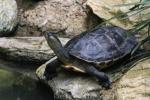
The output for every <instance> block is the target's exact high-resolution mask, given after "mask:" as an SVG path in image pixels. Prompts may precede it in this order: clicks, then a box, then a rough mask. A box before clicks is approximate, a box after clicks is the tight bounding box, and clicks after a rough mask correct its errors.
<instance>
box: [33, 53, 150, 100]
mask: <svg viewBox="0 0 150 100" xmlns="http://www.w3.org/2000/svg"><path fill="white" fill-rule="evenodd" d="M145 56H150V52H149V53H148V54H146V55H145ZM56 58H57V57H54V58H52V59H51V60H49V61H47V62H46V63H45V64H43V65H41V66H40V67H39V68H38V69H37V70H36V75H37V77H38V78H39V79H40V80H41V81H42V82H44V83H46V84H48V85H49V86H50V87H51V88H52V90H53V92H54V95H55V99H61V100H116V98H118V99H117V100H121V99H120V98H121V97H122V94H121V93H122V92H120V91H123V90H122V89H121V88H120V89H119V88H118V90H117V87H118V82H119V79H120V78H121V77H122V76H123V75H124V74H125V73H126V72H127V73H129V72H130V69H131V68H133V67H134V66H131V65H132V64H133V63H134V62H135V61H137V60H138V59H137V60H135V61H134V62H131V63H128V64H127V65H125V64H126V63H127V62H126V63H125V62H124V63H125V64H123V65H119V64H117V65H114V66H112V67H111V68H108V69H106V70H104V72H105V73H107V74H108V75H109V77H110V79H111V80H112V83H113V84H112V89H109V90H104V89H103V88H102V87H101V85H100V84H99V83H98V82H97V81H96V80H95V79H94V78H93V77H90V76H88V75H83V74H77V73H73V72H69V71H66V70H63V69H59V70H58V74H57V76H55V77H54V78H52V80H47V79H46V77H45V76H44V72H45V68H46V65H47V64H48V63H49V62H51V61H53V60H55V59H56ZM141 58H143V57H141ZM141 58H139V59H141ZM143 63H144V62H143ZM56 67H57V66H56ZM131 71H132V70H131ZM147 72H148V71H147ZM131 73H133V72H131ZM137 74H139V73H137ZM125 75H126V74H125ZM134 75H135V74H134ZM148 75H149V74H148ZM137 76H138V75H137ZM135 79H136V78H135ZM122 80H123V81H124V78H123V79H122ZM131 81H132V80H131ZM141 81H143V80H141ZM124 82H125V81H124ZM134 82H135V81H134ZM135 86H136V85H135ZM116 90H117V91H116ZM148 91H149V90H148ZM117 93H118V96H117ZM128 94H129V93H128ZM129 95H130V94H129ZM123 100H124V99H123ZM144 100H145V99H144Z"/></svg>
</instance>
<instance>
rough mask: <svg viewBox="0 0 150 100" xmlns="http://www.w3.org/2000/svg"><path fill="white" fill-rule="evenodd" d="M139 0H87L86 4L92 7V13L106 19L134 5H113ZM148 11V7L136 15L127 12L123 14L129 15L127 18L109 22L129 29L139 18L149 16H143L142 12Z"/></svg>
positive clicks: (126, 10) (122, 12) (137, 0)
mask: <svg viewBox="0 0 150 100" xmlns="http://www.w3.org/2000/svg"><path fill="white" fill-rule="evenodd" d="M139 1H140V0H87V5H88V6H89V7H90V8H91V9H92V11H93V13H94V14H96V15H97V16H99V17H100V18H103V19H105V20H108V19H110V18H112V17H114V16H116V15H119V14H125V12H128V11H129V9H130V8H132V7H133V6H134V5H130V6H123V7H115V6H114V5H119V4H127V3H137V2H139ZM149 11H150V9H148V11H142V12H141V13H139V14H137V15H136V16H131V15H132V14H133V13H128V14H127V15H125V16H130V17H129V18H127V19H122V20H121V19H119V18H117V19H113V20H111V21H110V22H111V23H112V24H114V25H116V26H120V27H122V28H124V29H130V28H132V26H133V25H134V24H135V23H136V22H138V21H139V20H141V19H145V18H149V15H148V16H145V17H143V14H144V13H145V12H149ZM134 13H135V12H134Z"/></svg>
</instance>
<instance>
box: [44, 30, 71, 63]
mask: <svg viewBox="0 0 150 100" xmlns="http://www.w3.org/2000/svg"><path fill="white" fill-rule="evenodd" d="M55 34H57V33H53V32H48V33H44V36H45V39H46V40H47V43H48V45H49V46H50V48H51V49H52V50H53V51H54V53H55V54H56V56H57V57H58V59H59V60H60V61H61V62H63V63H65V64H66V63H68V62H69V61H70V56H69V54H68V52H67V50H66V49H65V48H64V47H63V46H62V44H61V42H60V40H59V39H58V38H57V36H56V35H55Z"/></svg>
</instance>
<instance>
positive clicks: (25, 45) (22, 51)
mask: <svg viewBox="0 0 150 100" xmlns="http://www.w3.org/2000/svg"><path fill="white" fill-rule="evenodd" d="M60 40H61V42H62V43H63V44H65V43H66V42H67V41H68V39H67V38H60ZM53 56H54V53H53V51H52V50H51V49H50V48H49V46H48V45H47V43H46V40H45V38H43V37H13V38H0V57H2V58H5V59H7V60H13V61H19V62H22V63H23V62H28V63H29V62H31V63H39V64H41V63H43V62H45V61H47V60H49V59H50V58H52V57H53Z"/></svg>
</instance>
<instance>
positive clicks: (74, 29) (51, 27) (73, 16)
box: [17, 0, 99, 37]
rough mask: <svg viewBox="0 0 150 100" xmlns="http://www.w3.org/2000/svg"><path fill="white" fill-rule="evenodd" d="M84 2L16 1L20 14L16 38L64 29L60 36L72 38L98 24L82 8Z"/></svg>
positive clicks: (80, 0)
mask: <svg viewBox="0 0 150 100" xmlns="http://www.w3.org/2000/svg"><path fill="white" fill-rule="evenodd" d="M85 1H86V0H66V1H65V2H64V1H63V0H41V1H38V2H37V1H35V0H34V1H33V0H17V2H18V5H19V8H20V12H19V16H20V23H19V29H18V32H17V35H18V36H24V35H26V36H27V35H28V36H29V35H30V36H31V35H34V36H39V35H42V33H43V32H45V31H53V32H56V31H59V30H62V29H66V30H65V31H64V32H63V33H62V35H63V36H65V37H67V36H74V35H77V34H79V33H81V32H83V31H85V30H87V29H89V28H91V27H93V26H95V25H97V23H99V18H97V17H94V15H92V16H93V17H91V15H89V14H87V10H86V9H85V8H84V7H83V4H84V2H85Z"/></svg>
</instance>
